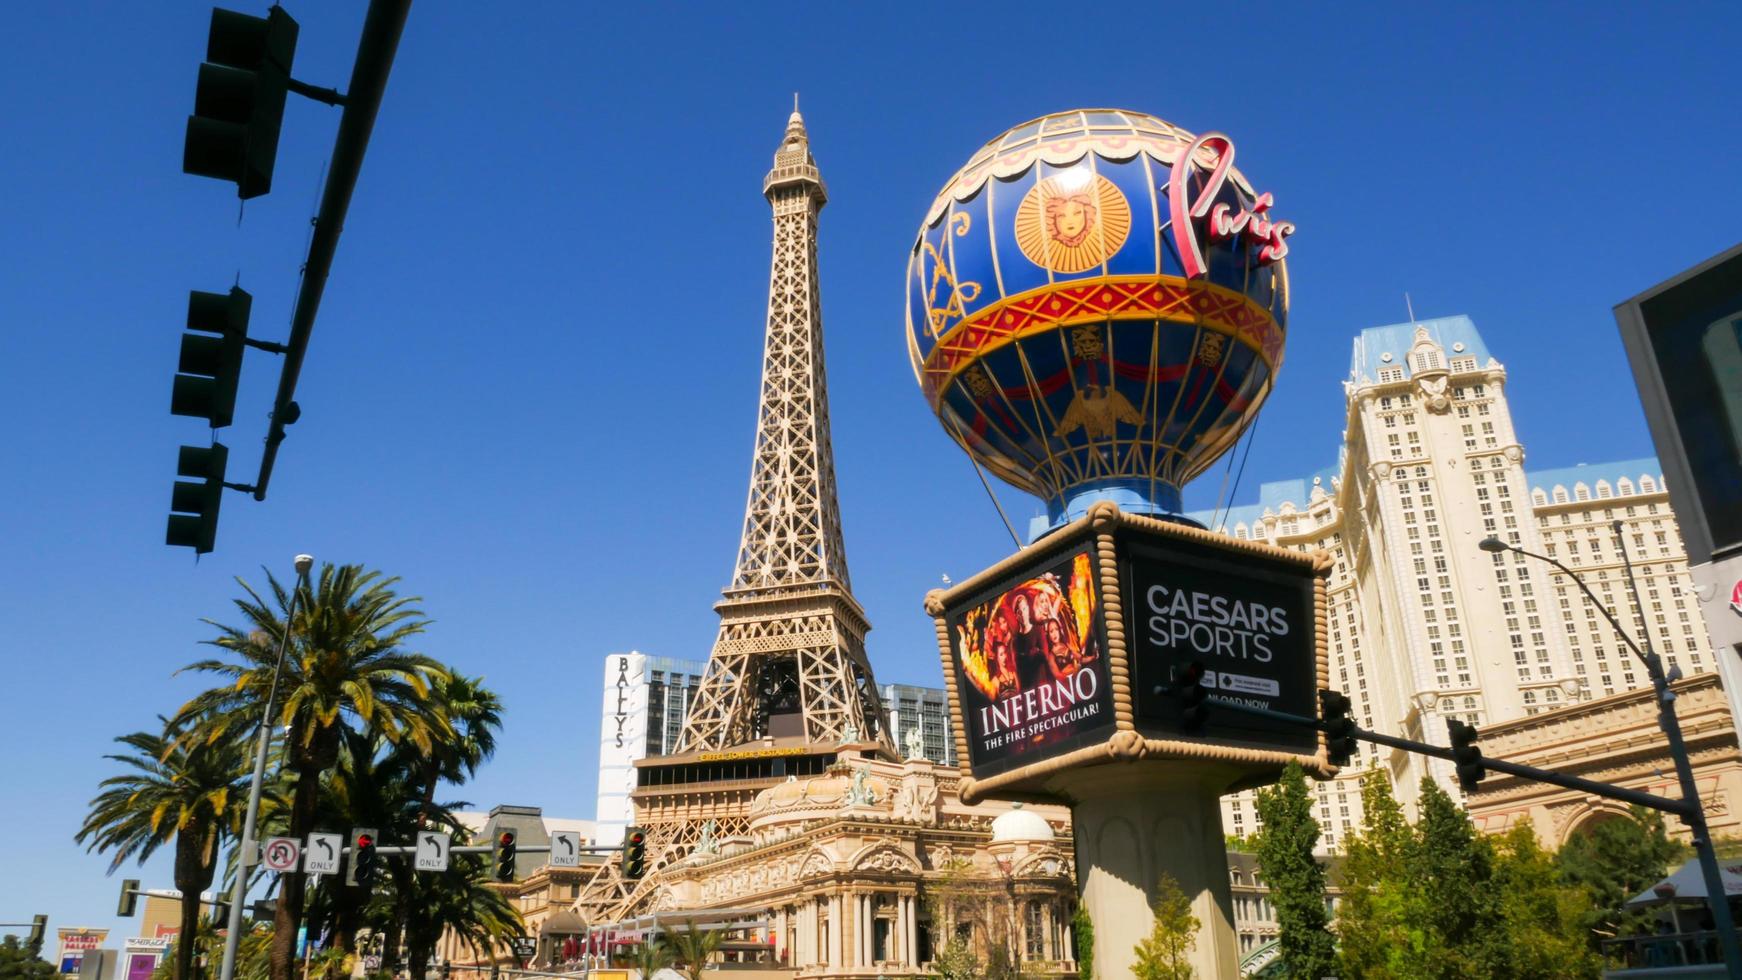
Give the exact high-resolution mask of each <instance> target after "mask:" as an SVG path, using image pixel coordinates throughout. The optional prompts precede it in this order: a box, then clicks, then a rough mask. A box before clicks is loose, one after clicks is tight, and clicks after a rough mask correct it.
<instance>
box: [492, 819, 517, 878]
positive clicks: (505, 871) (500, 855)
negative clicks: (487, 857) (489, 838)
mask: <svg viewBox="0 0 1742 980" xmlns="http://www.w3.org/2000/svg"><path fill="white" fill-rule="evenodd" d="M514 841H515V837H514V831H512V830H504V831H503V832H502V833H500V834H498V835H496V880H497V881H513V880H514Z"/></svg>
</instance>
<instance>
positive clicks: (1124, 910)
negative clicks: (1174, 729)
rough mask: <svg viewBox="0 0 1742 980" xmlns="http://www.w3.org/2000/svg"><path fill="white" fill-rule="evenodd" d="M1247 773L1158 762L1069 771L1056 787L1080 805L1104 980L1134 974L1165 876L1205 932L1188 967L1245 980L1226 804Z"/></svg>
mask: <svg viewBox="0 0 1742 980" xmlns="http://www.w3.org/2000/svg"><path fill="white" fill-rule="evenodd" d="M1238 774H1239V773H1238V771H1236V770H1234V769H1232V768H1229V769H1226V770H1224V769H1222V768H1221V767H1219V766H1214V765H1205V764H1203V763H1193V764H1191V765H1180V764H1178V763H1168V762H1162V761H1159V760H1158V761H1156V762H1140V763H1136V764H1114V765H1106V766H1095V767H1090V768H1082V769H1075V770H1067V771H1066V772H1063V773H1060V774H1058V775H1057V776H1054V777H1052V778H1051V779H1049V780H1048V788H1049V789H1052V790H1054V791H1055V792H1059V793H1060V794H1061V795H1063V796H1064V797H1065V798H1066V799H1068V800H1071V801H1073V802H1072V806H1071V823H1072V829H1073V831H1074V834H1073V836H1074V838H1075V843H1076V853H1077V887H1078V889H1079V890H1080V891H1081V894H1082V901H1083V904H1084V905H1085V906H1086V907H1087V909H1088V912H1089V919H1090V921H1092V922H1093V923H1094V924H1095V976H1096V978H1097V980H1124V978H1126V977H1129V976H1130V975H1131V963H1132V960H1133V959H1134V956H1133V952H1132V951H1133V948H1134V947H1135V946H1136V945H1137V944H1138V943H1139V942H1141V941H1142V940H1143V939H1144V938H1145V937H1146V936H1148V935H1149V929H1150V917H1149V916H1148V915H1144V914H1142V913H1141V912H1140V911H1139V910H1144V909H1148V908H1149V907H1150V905H1151V904H1152V902H1151V900H1152V899H1153V898H1154V897H1155V887H1156V885H1157V883H1158V882H1159V881H1160V877H1161V875H1162V874H1163V873H1167V874H1170V875H1172V876H1173V878H1174V880H1175V881H1177V882H1178V883H1179V887H1180V890H1181V891H1182V892H1184V893H1185V895H1186V897H1187V898H1188V899H1190V901H1191V909H1192V914H1193V915H1195V916H1197V918H1198V922H1199V923H1200V925H1199V931H1198V937H1197V945H1196V946H1195V947H1194V948H1193V950H1192V952H1191V955H1190V958H1189V962H1190V964H1191V965H1192V967H1193V968H1194V969H1196V970H1197V974H1198V976H1200V977H1236V976H1239V975H1240V955H1239V944H1238V943H1237V942H1236V941H1235V936H1234V916H1233V914H1232V911H1231V910H1232V907H1233V905H1232V897H1231V895H1230V890H1229V885H1228V854H1227V849H1226V847H1225V845H1224V838H1223V837H1222V809H1221V805H1220V802H1219V797H1220V795H1221V792H1222V791H1223V790H1224V789H1226V788H1227V786H1228V785H1229V784H1230V783H1231V782H1233V780H1234V779H1235V778H1237V776H1238ZM1134 913H1135V914H1134Z"/></svg>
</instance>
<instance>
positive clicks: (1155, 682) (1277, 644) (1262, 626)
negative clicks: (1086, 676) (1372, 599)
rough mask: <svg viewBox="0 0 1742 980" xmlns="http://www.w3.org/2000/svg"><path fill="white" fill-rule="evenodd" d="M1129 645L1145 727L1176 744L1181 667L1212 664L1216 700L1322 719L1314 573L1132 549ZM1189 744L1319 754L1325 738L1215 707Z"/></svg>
mask: <svg viewBox="0 0 1742 980" xmlns="http://www.w3.org/2000/svg"><path fill="white" fill-rule="evenodd" d="M1122 552H1123V553H1122V556H1121V557H1122V562H1121V564H1122V565H1123V566H1124V568H1123V574H1122V575H1121V576H1120V577H1121V579H1122V580H1123V582H1124V586H1125V588H1124V592H1125V608H1126V609H1127V610H1129V612H1127V614H1126V616H1127V619H1126V621H1127V623H1128V624H1129V625H1128V627H1127V633H1126V643H1127V645H1128V647H1129V656H1130V658H1131V673H1132V687H1133V692H1132V693H1133V694H1134V695H1135V697H1134V701H1135V705H1134V707H1135V715H1136V719H1135V720H1136V722H1137V727H1138V729H1139V730H1142V731H1149V732H1155V733H1157V734H1166V735H1168V736H1176V735H1180V734H1184V733H1182V732H1181V730H1180V710H1181V708H1180V701H1179V699H1178V698H1176V697H1174V696H1172V695H1171V694H1170V693H1169V692H1167V691H1166V690H1161V689H1163V688H1166V687H1167V686H1168V684H1169V683H1170V682H1171V679H1172V677H1173V672H1174V670H1175V669H1176V668H1178V667H1183V666H1184V665H1187V664H1190V663H1192V662H1194V661H1195V662H1198V663H1201V664H1203V665H1204V669H1205V673H1204V686H1205V687H1206V688H1208V689H1209V696H1210V698H1211V699H1213V700H1223V701H1235V702H1239V703H1244V704H1249V705H1253V706H1256V707H1261V708H1269V709H1271V710H1273V711H1286V712H1289V713H1291V714H1297V715H1305V716H1307V717H1317V715H1318V690H1317V680H1318V665H1317V659H1316V658H1317V648H1316V645H1315V642H1314V636H1313V581H1314V575H1313V573H1312V572H1311V571H1310V570H1308V569H1305V568H1302V567H1300V566H1298V565H1290V564H1285V563H1282V562H1278V561H1274V560H1270V559H1267V558H1265V557H1263V556H1259V555H1236V554H1233V553H1230V552H1229V551H1227V550H1225V549H1221V548H1206V547H1202V546H1198V545H1195V544H1194V543H1192V542H1187V541H1179V542H1167V543H1163V542H1159V541H1142V542H1137V541H1132V542H1127V543H1126V544H1125V547H1124V548H1123V549H1122ZM1208 718H1209V720H1208V723H1207V724H1206V725H1205V726H1204V728H1203V729H1202V730H1201V731H1198V732H1193V733H1189V737H1196V738H1204V739H1209V740H1214V741H1218V742H1234V743H1240V744H1244V745H1251V746H1255V747H1263V748H1273V749H1283V750H1287V751H1293V752H1301V753H1307V754H1310V753H1312V752H1314V751H1316V748H1317V745H1318V734H1317V733H1316V732H1314V731H1312V730H1311V729H1304V728H1295V727H1293V726H1288V725H1279V724H1276V723H1273V722H1269V721H1266V720H1264V719H1261V718H1256V717H1254V716H1251V715H1245V714H1241V713H1238V712H1235V711H1229V710H1217V709H1216V706H1215V705H1214V703H1212V704H1211V705H1210V710H1209V715H1208Z"/></svg>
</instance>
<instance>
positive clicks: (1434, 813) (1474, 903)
mask: <svg viewBox="0 0 1742 980" xmlns="http://www.w3.org/2000/svg"><path fill="white" fill-rule="evenodd" d="M1419 830H1420V833H1421V848H1420V850H1419V851H1418V852H1417V854H1418V856H1419V859H1420V867H1419V868H1418V869H1417V870H1416V872H1415V873H1414V874H1413V875H1412V878H1414V879H1415V880H1417V881H1419V882H1420V888H1421V897H1422V899H1423V903H1422V906H1421V907H1422V910H1423V911H1424V912H1425V913H1426V916H1425V926H1426V930H1427V933H1428V937H1429V938H1428V953H1429V958H1430V963H1431V967H1430V969H1431V972H1432V974H1433V975H1434V976H1437V977H1479V976H1484V975H1485V974H1484V972H1483V970H1482V969H1481V963H1480V954H1479V951H1478V947H1479V946H1480V945H1481V943H1482V942H1483V940H1484V938H1485V937H1486V936H1487V935H1489V933H1490V932H1491V930H1492V928H1493V926H1494V923H1493V922H1492V921H1491V916H1490V915H1489V912H1490V909H1491V906H1490V902H1489V897H1490V896H1491V895H1492V888H1491V882H1490V878H1491V877H1492V876H1493V858H1492V852H1491V850H1490V848H1489V845H1488V842H1487V841H1486V840H1485V839H1483V838H1480V837H1478V836H1477V834H1476V828H1475V826H1474V825H1473V824H1471V823H1470V814H1469V813H1468V812H1467V811H1466V810H1465V809H1464V808H1463V807H1462V806H1460V805H1459V804H1458V803H1457V802H1456V801H1455V800H1453V799H1452V798H1451V797H1450V796H1448V795H1447V794H1446V792H1445V790H1442V789H1440V785H1439V783H1437V782H1434V780H1433V779H1431V778H1429V777H1427V776H1423V777H1422V780H1421V823H1420V826H1419Z"/></svg>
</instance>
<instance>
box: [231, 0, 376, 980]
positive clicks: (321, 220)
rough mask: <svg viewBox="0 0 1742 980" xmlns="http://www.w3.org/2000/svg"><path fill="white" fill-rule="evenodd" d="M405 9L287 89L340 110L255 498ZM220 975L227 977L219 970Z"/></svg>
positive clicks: (371, 26) (287, 415)
mask: <svg viewBox="0 0 1742 980" xmlns="http://www.w3.org/2000/svg"><path fill="white" fill-rule="evenodd" d="M410 12H411V0H370V3H369V12H368V14H367V15H365V17H364V19H363V35H362V37H361V38H360V39H359V40H358V42H357V60H356V61H355V62H354V63H353V65H352V67H351V84H350V87H349V88H347V89H346V90H345V94H344V95H343V96H342V97H341V96H338V95H337V93H332V94H331V98H324V97H322V96H323V95H325V94H327V93H328V92H330V90H322V89H312V87H310V86H302V87H301V88H298V89H294V91H297V92H298V93H299V94H303V95H308V96H309V97H311V98H316V99H319V100H320V101H323V102H328V103H329V104H342V105H343V106H344V111H343V114H342V115H341V116H340V118H339V135H338V138H337V139H336V140H335V141H334V143H333V159H332V166H331V168H330V169H329V170H328V172H327V183H326V186H325V188H323V189H322V191H321V206H320V211H319V212H318V213H317V214H316V215H315V223H314V234H313V235H312V236H311V237H310V239H309V246H308V259H307V260H306V261H305V262H304V264H303V273H302V285H301V286H300V287H299V288H298V290H297V294H296V309H295V310H294V311H293V312H292V313H291V318H290V340H289V342H288V343H287V344H286V345H285V347H286V349H285V352H284V367H283V369H282V370H281V371H280V372H279V375H278V394H277V396H276V397H275V398H274V399H273V402H272V424H271V427H270V429H269V430H268V431H267V434H266V449H265V451H264V452H263V454H262V455H261V457H260V474H259V476H257V477H256V478H255V480H254V485H253V486H252V487H249V488H246V489H248V490H250V491H251V492H252V493H253V494H254V499H255V500H265V499H266V488H267V485H268V484H270V483H271V482H272V467H273V464H274V463H275V462H276V461H277V459H278V444H279V443H281V442H283V441H284V427H285V426H287V425H290V424H291V423H293V422H295V421H296V420H297V417H298V416H299V415H300V414H301V411H300V409H298V408H297V407H296V402H295V401H294V399H295V397H296V382H297V379H298V377H299V376H301V374H302V359H303V355H304V354H306V353H307V352H308V341H309V335H310V334H312V333H313V332H314V325H315V314H316V312H318V311H319V310H320V306H321V295H322V294H323V293H324V292H325V291H326V288H327V274H328V273H329V272H331V271H332V268H333V254H334V253H335V252H336V251H337V250H338V247H339V233H340V232H342V231H344V228H345V214H346V212H347V211H349V210H350V207H351V193H352V191H354V190H356V188H357V175H358V174H359V173H361V172H362V169H363V155H364V153H365V152H366V151H367V150H368V149H369V137H370V135H371V134H372V133H373V132H374V130H375V116H376V114H377V113H378V112H379V111H380V109H381V96H382V93H383V92H385V91H386V89H387V76H388V74H389V73H390V72H391V71H392V70H393V58H394V55H395V54H397V53H398V51H399V36H400V34H401V33H402V32H403V31H404V30H405V18H406V16H407V15H408V14H409V13H410ZM303 89H310V90H311V91H303ZM313 93H320V94H313ZM224 980H229V975H228V974H227V973H226V974H225V976H224Z"/></svg>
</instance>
